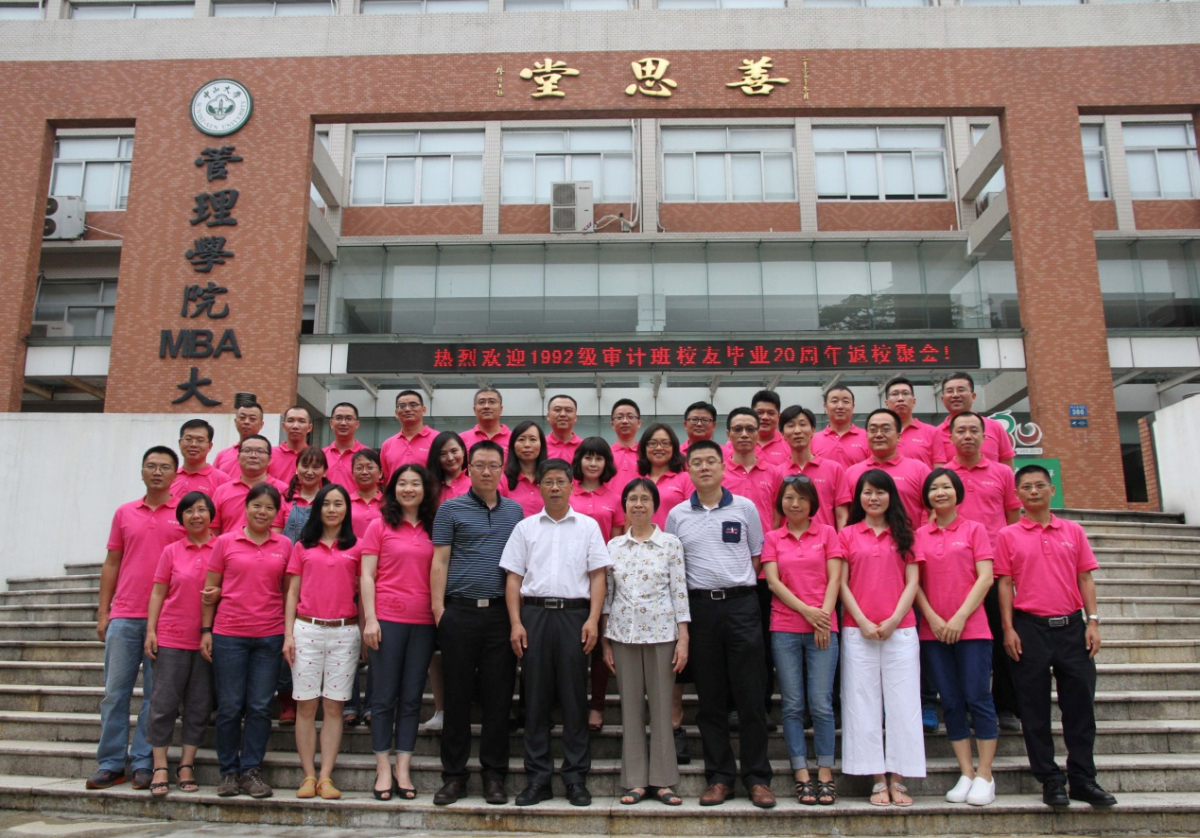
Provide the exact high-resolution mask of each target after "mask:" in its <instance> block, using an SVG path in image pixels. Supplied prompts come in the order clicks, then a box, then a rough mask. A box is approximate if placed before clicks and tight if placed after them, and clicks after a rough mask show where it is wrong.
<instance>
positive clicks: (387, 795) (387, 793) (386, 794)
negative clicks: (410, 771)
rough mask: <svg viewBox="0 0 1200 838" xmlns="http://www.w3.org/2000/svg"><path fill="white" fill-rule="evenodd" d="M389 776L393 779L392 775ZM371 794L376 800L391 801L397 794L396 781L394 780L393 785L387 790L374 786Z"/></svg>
mask: <svg viewBox="0 0 1200 838" xmlns="http://www.w3.org/2000/svg"><path fill="white" fill-rule="evenodd" d="M388 776H389V777H391V774H390V773H389V774H388ZM371 793H372V794H374V795H375V799H376V800H391V799H392V795H393V794H395V793H396V781H395V780H394V779H393V780H392V784H391V785H390V786H388V787H387V788H386V789H377V788H375V787H374V786H372V787H371Z"/></svg>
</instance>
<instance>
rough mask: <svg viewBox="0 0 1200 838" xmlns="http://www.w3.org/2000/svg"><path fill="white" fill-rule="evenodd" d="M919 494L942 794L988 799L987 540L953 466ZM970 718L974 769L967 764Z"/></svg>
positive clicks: (991, 741) (920, 597)
mask: <svg viewBox="0 0 1200 838" xmlns="http://www.w3.org/2000/svg"><path fill="white" fill-rule="evenodd" d="M923 495H924V498H925V507H926V508H927V509H931V510H933V515H934V518H933V520H932V521H930V522H929V523H928V524H926V525H925V526H923V527H921V528H920V529H919V530H917V536H916V553H917V556H918V557H919V558H920V559H922V560H923V561H921V563H920V564H921V587H920V588H918V589H917V607H919V608H920V609H921V613H922V614H923V615H924V617H925V619H924V620H922V622H921V627H920V630H919V631H920V638H921V659H922V661H923V663H924V665H925V666H926V667H928V670H929V672H930V673H932V675H933V682H934V684H935V685H936V686H937V691H938V693H940V694H941V696H942V716H943V717H944V718H945V720H946V735H947V736H948V737H949V738H950V745H951V747H952V748H954V756H955V758H956V759H957V760H958V767H959V770H960V771H961V772H962V775H961V776H960V777H959V778H958V783H956V784H955V786H954V788H952V789H950V791H948V792H946V800H948V801H949V802H951V803H963V802H966V803H969V804H971V805H972V806H986V805H987V804H989V803H991V802H992V801H993V800H995V799H996V782H995V780H994V779H993V778H992V759H993V757H995V756H996V740H997V737H998V736H999V735H1000V728H999V726H998V723H997V720H996V708H995V706H994V705H993V703H992V692H991V689H990V684H991V675H992V632H991V629H989V628H988V621H987V614H986V613H984V610H983V609H982V608H980V606H981V605H982V604H983V598H984V597H985V596H987V592H988V590H989V589H990V588H991V587H992V545H991V541H990V540H989V538H988V534H987V530H986V529H984V527H983V525H982V524H979V523H977V522H975V521H968V520H967V519H966V518H963V517H962V516H961V515H959V514H958V505H959V504H960V503H962V501H963V499H964V498H965V497H966V490H965V487H964V486H963V482H962V478H960V477H959V476H958V475H957V474H956V473H955V472H953V471H950V470H949V469H945V468H938V469H934V470H933V471H932V472H931V473H930V475H929V476H928V477H927V478H925V486H924V490H923ZM155 689H157V684H156V685H155ZM968 711H969V712H970V724H968V721H967V713H968ZM972 725H973V726H974V728H975V743H976V747H977V748H978V749H979V768H978V769H975V768H974V767H973V766H972V764H971V727H972Z"/></svg>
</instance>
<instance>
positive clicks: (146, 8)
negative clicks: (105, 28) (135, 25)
mask: <svg viewBox="0 0 1200 838" xmlns="http://www.w3.org/2000/svg"><path fill="white" fill-rule="evenodd" d="M195 12H196V5H195V4H194V3H87V4H82V3H79V4H72V5H71V17H72V18H74V19H75V20H121V19H129V18H185V17H193V16H194V15H195Z"/></svg>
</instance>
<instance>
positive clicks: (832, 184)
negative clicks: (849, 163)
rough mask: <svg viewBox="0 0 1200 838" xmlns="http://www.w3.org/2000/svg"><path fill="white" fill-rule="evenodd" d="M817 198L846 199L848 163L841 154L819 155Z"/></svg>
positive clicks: (817, 159)
mask: <svg viewBox="0 0 1200 838" xmlns="http://www.w3.org/2000/svg"><path fill="white" fill-rule="evenodd" d="M815 157H816V175H817V197H818V198H845V197H846V162H845V159H844V157H843V155H841V154H817V155H815Z"/></svg>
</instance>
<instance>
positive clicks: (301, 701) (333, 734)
mask: <svg viewBox="0 0 1200 838" xmlns="http://www.w3.org/2000/svg"><path fill="white" fill-rule="evenodd" d="M312 506H313V510H314V512H315V513H316V514H315V515H312V516H310V517H309V519H308V523H306V524H305V525H304V529H303V530H302V531H301V533H300V540H299V541H297V542H296V545H295V546H294V547H293V548H292V556H291V559H290V561H289V562H288V567H287V572H288V583H287V587H288V590H287V600H286V602H285V604H284V634H283V657H284V659H285V660H287V662H288V665H289V666H290V667H291V668H292V697H293V698H295V699H296V751H297V752H298V753H299V755H300V765H301V767H302V768H303V769H304V782H302V783H301V784H300V789H299V790H298V791H297V792H296V797H300V798H309V797H316V796H317V795H320V796H321V797H322V798H323V799H324V800H337V799H338V798H340V797H341V796H342V793H341V792H340V791H338V790H337V788H336V787H335V786H334V784H333V766H334V763H336V762H337V755H338V749H339V748H340V747H341V744H342V723H341V722H342V706H343V704H344V703H345V701H346V699H348V698H349V697H350V690H351V688H352V686H353V683H354V676H355V673H356V672H357V670H358V650H359V641H360V634H359V624H358V603H357V594H358V573H359V567H360V564H361V561H360V558H359V553H360V548H359V547H358V546H357V543H358V539H357V538H356V537H355V535H354V526H353V518H352V515H353V513H352V512H351V509H350V494H349V492H347V491H346V490H345V489H344V488H343V487H342V486H339V485H337V484H336V483H333V484H330V485H329V486H326V487H325V488H323V489H322V490H321V491H319V492H317V496H316V498H314V499H313V504H312ZM322 700H323V701H322ZM319 703H323V704H324V709H325V721H324V723H323V724H322V725H321V773H320V776H319V777H318V775H317V769H316V764H315V762H314V759H315V756H316V750H317V705H318V704H319Z"/></svg>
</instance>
